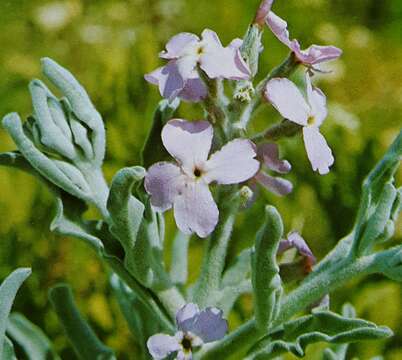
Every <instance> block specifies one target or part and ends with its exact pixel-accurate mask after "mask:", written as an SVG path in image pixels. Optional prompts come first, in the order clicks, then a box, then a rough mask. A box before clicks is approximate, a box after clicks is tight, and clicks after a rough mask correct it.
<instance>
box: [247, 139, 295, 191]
mask: <svg viewBox="0 0 402 360" xmlns="http://www.w3.org/2000/svg"><path fill="white" fill-rule="evenodd" d="M257 152H258V159H259V160H260V161H261V164H262V165H263V166H264V167H265V168H266V169H268V170H271V171H274V172H276V173H279V174H287V173H288V172H289V171H290V170H291V169H292V166H291V165H290V163H289V162H288V161H287V160H281V159H279V148H278V145H277V144H274V143H266V144H262V145H260V146H258V151H257ZM254 179H255V180H256V181H258V183H259V184H261V185H262V186H264V187H265V188H266V189H267V190H269V191H271V192H273V193H274V194H276V195H279V196H284V195H287V194H289V193H290V192H291V191H292V190H293V185H292V183H291V182H290V181H289V180H286V179H283V178H281V177H277V176H276V177H274V176H271V175H269V174H268V173H267V172H266V171H264V168H263V167H262V168H261V170H260V171H259V172H258V173H257V174H256V175H255V176H254Z"/></svg>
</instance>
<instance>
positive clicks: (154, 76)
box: [144, 60, 185, 100]
mask: <svg viewBox="0 0 402 360" xmlns="http://www.w3.org/2000/svg"><path fill="white" fill-rule="evenodd" d="M144 77H145V80H147V81H148V82H150V83H151V84H154V85H158V86H159V92H160V94H161V95H162V96H163V97H164V98H165V99H169V100H173V99H174V98H175V97H176V96H178V94H179V93H180V92H181V91H182V90H183V88H184V86H185V82H184V79H183V77H182V76H181V75H180V73H179V70H178V67H177V63H176V61H175V60H172V61H170V62H169V63H168V64H167V65H165V66H163V67H160V68H158V69H156V70H154V71H153V72H151V73H149V74H146V75H145V76H144Z"/></svg>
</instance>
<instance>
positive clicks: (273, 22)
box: [266, 11, 291, 47]
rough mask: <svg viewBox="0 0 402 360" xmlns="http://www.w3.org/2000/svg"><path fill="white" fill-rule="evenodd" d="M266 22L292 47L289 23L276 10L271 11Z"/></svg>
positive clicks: (283, 41) (279, 37)
mask: <svg viewBox="0 0 402 360" xmlns="http://www.w3.org/2000/svg"><path fill="white" fill-rule="evenodd" d="M266 23H267V25H268V27H269V28H270V29H271V31H272V32H273V34H274V35H275V36H276V37H277V38H278V39H279V40H280V41H281V42H282V43H283V44H285V45H286V46H288V47H290V45H291V41H290V38H289V31H288V23H287V22H286V21H285V20H283V19H282V18H280V17H279V16H278V15H276V14H275V13H274V12H272V11H270V12H269V14H268V16H267V18H266Z"/></svg>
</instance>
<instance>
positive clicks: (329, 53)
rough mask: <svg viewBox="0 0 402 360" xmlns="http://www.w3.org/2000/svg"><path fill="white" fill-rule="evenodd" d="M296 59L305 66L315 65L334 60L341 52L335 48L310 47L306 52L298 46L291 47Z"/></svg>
mask: <svg viewBox="0 0 402 360" xmlns="http://www.w3.org/2000/svg"><path fill="white" fill-rule="evenodd" d="M292 47H294V48H293V49H292V50H293V51H294V53H295V54H296V57H297V58H298V59H299V60H300V61H301V62H302V63H304V64H306V65H315V64H319V63H322V62H326V61H331V60H335V59H337V58H338V57H340V56H341V55H342V50H341V49H339V48H337V47H335V46H320V45H311V46H309V47H308V48H307V49H306V50H301V49H300V46H294V44H293V46H292Z"/></svg>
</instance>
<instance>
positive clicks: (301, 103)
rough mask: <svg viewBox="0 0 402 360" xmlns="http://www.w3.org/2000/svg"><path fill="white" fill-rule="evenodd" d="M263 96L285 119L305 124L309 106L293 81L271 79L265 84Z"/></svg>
mask: <svg viewBox="0 0 402 360" xmlns="http://www.w3.org/2000/svg"><path fill="white" fill-rule="evenodd" d="M265 97H266V99H267V100H268V101H269V102H270V103H271V104H272V105H273V107H274V108H275V109H276V110H278V111H279V113H280V114H281V115H282V116H283V117H284V118H285V119H288V120H290V121H293V122H294V123H296V124H299V125H307V119H308V117H309V115H310V108H309V106H308V105H307V102H306V100H305V99H304V97H303V95H302V93H301V92H300V90H299V89H298V88H297V86H296V85H295V84H294V83H293V82H291V81H290V80H288V79H285V78H274V79H271V80H270V81H268V83H267V85H266V88H265Z"/></svg>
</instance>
